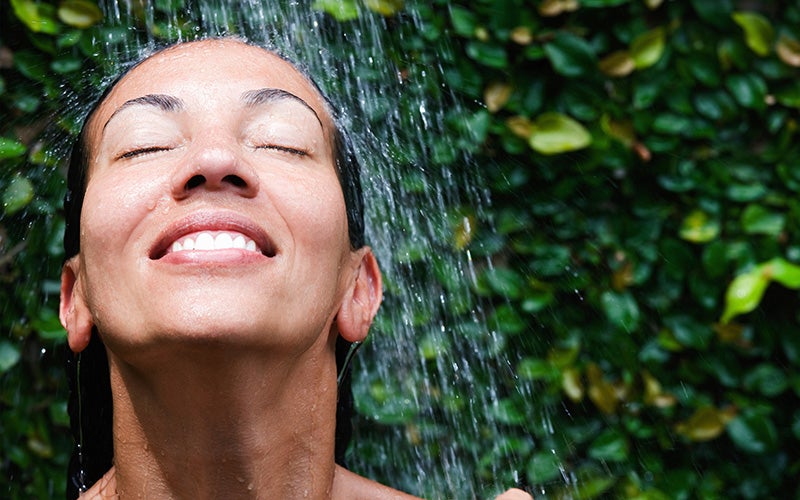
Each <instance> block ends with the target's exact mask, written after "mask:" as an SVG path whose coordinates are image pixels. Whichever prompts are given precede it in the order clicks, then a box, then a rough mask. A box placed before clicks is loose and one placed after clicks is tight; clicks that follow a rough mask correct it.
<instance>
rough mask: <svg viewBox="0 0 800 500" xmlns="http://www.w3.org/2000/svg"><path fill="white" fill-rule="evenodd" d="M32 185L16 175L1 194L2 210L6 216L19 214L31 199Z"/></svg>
mask: <svg viewBox="0 0 800 500" xmlns="http://www.w3.org/2000/svg"><path fill="white" fill-rule="evenodd" d="M33 194H34V192H33V184H31V181H29V180H28V179H27V178H25V177H23V176H21V175H16V176H14V177H13V178H12V179H11V182H10V183H9V184H8V186H7V187H6V190H5V192H4V193H3V210H4V211H5V213H6V215H11V214H14V213H16V212H19V211H20V210H22V209H23V208H25V206H26V205H27V204H28V203H30V201H31V200H32V199H33Z"/></svg>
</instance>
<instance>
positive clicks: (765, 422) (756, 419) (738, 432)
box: [728, 412, 778, 453]
mask: <svg viewBox="0 0 800 500" xmlns="http://www.w3.org/2000/svg"><path fill="white" fill-rule="evenodd" d="M728 435H729V436H730V437H731V440H732V441H733V442H734V444H736V446H737V447H738V448H739V449H741V450H743V451H746V452H749V453H765V452H767V451H769V450H771V449H774V448H775V447H776V446H777V445H778V432H777V429H775V424H773V423H772V420H771V419H770V418H769V417H768V416H766V415H763V414H760V413H755V412H751V413H749V414H746V415H742V416H739V417H737V418H735V419H733V420H732V421H731V422H730V423H729V424H728Z"/></svg>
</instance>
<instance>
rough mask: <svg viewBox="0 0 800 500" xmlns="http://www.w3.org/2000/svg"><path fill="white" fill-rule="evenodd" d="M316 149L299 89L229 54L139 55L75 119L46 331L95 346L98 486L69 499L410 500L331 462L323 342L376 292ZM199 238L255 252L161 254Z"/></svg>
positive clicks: (281, 71)
mask: <svg viewBox="0 0 800 500" xmlns="http://www.w3.org/2000/svg"><path fill="white" fill-rule="evenodd" d="M265 89H267V90H265ZM276 89H277V90H276ZM332 133H333V123H332V119H331V116H330V113H329V112H328V111H327V108H326V105H325V102H324V100H323V99H322V97H321V96H320V95H319V94H318V92H317V91H316V90H315V89H314V87H313V86H312V85H311V84H310V83H309V82H308V81H307V79H306V78H305V77H304V76H303V75H301V74H300V73H299V72H297V71H296V70H295V69H294V68H293V67H292V66H291V65H290V64H288V63H286V62H285V61H283V60H281V59H280V58H278V57H277V56H275V55H273V54H271V53H269V52H267V51H265V50H263V49H260V48H257V47H252V46H248V45H245V44H243V43H241V42H238V41H234V40H206V41H201V42H193V43H186V44H181V45H177V46H175V47H172V48H170V49H167V50H165V51H162V52H160V53H158V54H156V55H155V56H153V57H151V58H149V59H147V60H145V61H144V62H143V63H142V64H140V65H139V66H137V67H136V68H134V69H133V70H132V71H131V72H129V73H128V74H127V75H126V76H125V77H123V79H122V80H121V81H120V82H119V83H117V85H116V86H115V88H114V89H113V90H112V91H111V93H110V94H109V95H108V97H107V98H106V100H105V101H104V102H103V103H101V105H100V106H99V108H98V110H97V112H96V113H95V114H94V115H93V116H92V117H91V120H90V122H89V123H88V136H87V138H88V147H89V152H90V154H89V157H90V159H91V160H90V165H89V175H88V184H87V189H86V196H85V200H84V205H83V212H82V217H81V235H80V238H81V240H80V248H81V251H80V253H79V254H78V255H77V256H75V257H74V258H72V259H70V260H69V261H68V262H67V263H66V264H65V266H64V269H63V271H62V289H61V310H60V317H61V321H62V324H63V325H64V326H65V328H66V329H67V332H68V341H69V345H70V347H71V349H72V350H73V351H74V352H80V351H81V350H83V349H84V348H85V347H86V345H87V344H88V342H89V339H90V337H91V334H92V329H93V328H96V329H97V331H98V332H99V334H100V335H101V337H102V339H103V341H104V343H105V345H106V349H107V352H108V358H109V368H110V375H111V387H112V399H113V405H114V420H113V432H114V450H115V456H114V460H115V467H114V468H112V470H110V471H109V473H108V474H107V475H106V476H105V477H104V478H103V479H102V480H101V481H99V482H98V483H97V484H96V485H95V486H94V487H93V488H92V489H91V490H90V491H89V492H87V494H86V496H88V497H89V498H115V497H118V496H120V497H124V498H198V499H202V498H223V497H224V498H299V497H302V498H312V499H313V498H318V499H322V498H335V499H338V498H341V499H356V498H365V499H366V498H371V499H381V498H412V497H410V496H408V495H405V494H403V493H401V492H399V491H396V490H393V489H391V488H388V487H385V486H382V485H380V484H378V483H375V482H373V481H370V480H368V479H365V478H362V477H360V476H358V475H356V474H354V473H351V472H349V471H346V470H345V469H342V468H340V467H338V466H336V465H335V463H334V453H333V451H334V450H333V448H334V446H333V443H334V432H335V422H334V415H335V406H336V393H337V390H336V362H335V355H334V345H335V340H336V337H337V335H341V336H343V337H344V338H345V339H347V340H349V341H351V342H352V341H361V340H363V339H364V338H365V337H366V335H367V331H368V329H369V326H370V324H371V322H372V319H373V317H374V315H375V313H376V311H377V309H378V307H379V305H380V302H381V298H382V285H381V277H380V272H379V270H378V266H377V263H376V261H375V258H374V256H373V254H372V252H371V250H370V249H369V248H368V247H364V248H361V249H357V250H352V249H351V248H350V244H349V240H348V232H347V217H346V212H345V205H344V199H343V196H342V191H341V188H340V186H339V181H338V178H337V175H336V171H335V168H334V160H333V151H332V140H331V138H332ZM202 233H206V234H208V235H211V236H212V237H214V236H217V235H219V234H221V233H225V234H227V235H230V236H231V237H232V238H235V237H236V236H238V235H242V236H244V237H246V238H247V239H249V240H252V241H253V242H254V243H255V244H256V245H257V247H258V249H257V250H256V251H250V250H248V249H246V248H245V249H242V248H226V249H215V250H197V249H194V250H189V251H186V250H184V251H172V250H171V249H172V244H173V243H174V242H175V241H178V242H180V243H185V242H186V237H189V238H191V239H192V240H197V239H198V238H197V237H198V236H199V235H200V234H202ZM507 498H514V497H507ZM523 498H529V497H527V496H526V497H523Z"/></svg>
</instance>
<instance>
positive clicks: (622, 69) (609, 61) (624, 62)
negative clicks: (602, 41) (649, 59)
mask: <svg viewBox="0 0 800 500" xmlns="http://www.w3.org/2000/svg"><path fill="white" fill-rule="evenodd" d="M599 67H600V71H602V72H603V73H605V74H606V75H608V76H614V77H623V76H628V75H630V74H631V73H633V71H634V70H635V69H636V61H634V59H633V58H632V57H631V54H630V52H628V51H627V50H618V51H616V52H612V53H611V54H609V55H607V56H605V57H604V58H602V59H600V62H599Z"/></svg>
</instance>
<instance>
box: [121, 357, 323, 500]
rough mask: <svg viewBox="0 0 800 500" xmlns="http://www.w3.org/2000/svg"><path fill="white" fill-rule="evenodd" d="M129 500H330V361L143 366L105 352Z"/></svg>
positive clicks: (215, 360)
mask: <svg viewBox="0 0 800 500" xmlns="http://www.w3.org/2000/svg"><path fill="white" fill-rule="evenodd" d="M109 359H110V364H111V365H110V366H111V381H112V393H113V399H114V456H115V465H116V488H117V492H118V493H119V494H120V495H121V496H122V497H123V498H136V497H147V498H198V499H202V498H239V497H242V498H245V497H247V498H299V497H302V498H312V499H313V498H329V497H330V496H331V491H332V488H333V479H334V471H335V465H334V459H333V457H334V453H333V443H334V433H335V406H336V397H337V395H336V373H335V370H336V368H335V361H334V360H333V357H332V356H321V355H313V354H308V359H300V360H298V359H293V360H291V362H286V360H281V359H270V358H269V357H265V356H260V355H258V354H255V353H252V352H236V353H230V355H221V353H220V351H219V350H218V349H208V350H203V349H202V348H196V349H194V350H193V352H184V353H182V355H181V356H180V357H179V358H177V359H172V360H169V361H168V362H162V363H157V366H148V367H146V368H145V369H142V368H137V367H133V366H131V365H128V364H125V363H124V362H123V361H121V360H119V359H117V358H116V357H114V355H113V354H112V353H109Z"/></svg>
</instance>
